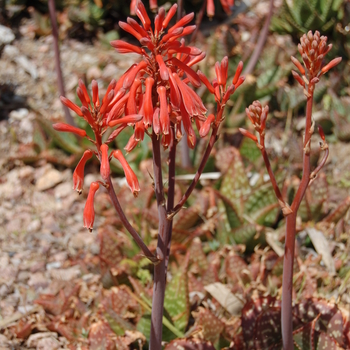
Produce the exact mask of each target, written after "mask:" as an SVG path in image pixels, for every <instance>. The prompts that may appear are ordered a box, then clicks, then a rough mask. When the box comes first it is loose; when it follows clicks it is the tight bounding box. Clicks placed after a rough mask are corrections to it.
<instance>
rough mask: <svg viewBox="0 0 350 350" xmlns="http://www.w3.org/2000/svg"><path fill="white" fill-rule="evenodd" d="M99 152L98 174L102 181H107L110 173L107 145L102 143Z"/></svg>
mask: <svg viewBox="0 0 350 350" xmlns="http://www.w3.org/2000/svg"><path fill="white" fill-rule="evenodd" d="M100 150H101V166H100V174H101V176H102V179H103V180H105V181H107V180H108V178H109V175H110V173H111V169H110V167H109V159H108V145H106V144H105V143H104V144H103V145H101V147H100Z"/></svg>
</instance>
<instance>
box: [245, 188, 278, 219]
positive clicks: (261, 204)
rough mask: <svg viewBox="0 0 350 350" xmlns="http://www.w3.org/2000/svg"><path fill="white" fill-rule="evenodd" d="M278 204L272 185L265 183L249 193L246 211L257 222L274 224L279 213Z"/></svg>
mask: <svg viewBox="0 0 350 350" xmlns="http://www.w3.org/2000/svg"><path fill="white" fill-rule="evenodd" d="M276 204H278V202H277V199H276V197H275V194H274V191H273V188H272V185H271V184H270V183H265V184H263V185H262V186H260V187H258V188H257V189H255V190H254V191H253V192H252V193H251V194H250V195H249V197H248V198H247V200H246V202H245V206H244V211H245V213H246V214H248V215H249V216H251V218H252V220H254V221H255V222H256V223H258V224H260V225H264V226H272V225H273V224H274V223H275V222H276V220H277V215H278V213H279V207H278V206H276Z"/></svg>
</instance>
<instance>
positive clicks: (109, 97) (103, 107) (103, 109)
mask: <svg viewBox="0 0 350 350" xmlns="http://www.w3.org/2000/svg"><path fill="white" fill-rule="evenodd" d="M106 96H107V98H106V99H104V102H102V105H101V108H100V111H99V113H100V114H101V115H104V114H105V112H106V111H107V109H108V105H109V104H110V102H111V101H112V100H113V97H114V90H112V91H110V92H109V93H108V95H106Z"/></svg>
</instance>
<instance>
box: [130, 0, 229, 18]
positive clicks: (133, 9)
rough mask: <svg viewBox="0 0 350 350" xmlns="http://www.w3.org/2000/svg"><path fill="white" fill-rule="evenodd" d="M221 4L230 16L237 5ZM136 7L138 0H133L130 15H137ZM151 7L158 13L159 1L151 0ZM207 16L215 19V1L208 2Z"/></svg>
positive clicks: (224, 0)
mask: <svg viewBox="0 0 350 350" xmlns="http://www.w3.org/2000/svg"><path fill="white" fill-rule="evenodd" d="M220 2H221V6H222V8H223V10H224V11H225V12H226V13H227V14H230V13H231V10H232V7H233V5H234V4H235V2H234V0H220ZM136 6H137V0H131V3H130V13H131V14H132V15H135V14H136ZM149 6H150V9H151V11H153V12H156V11H157V9H158V1H157V0H150V2H149ZM207 15H208V16H209V17H213V16H214V15H215V5H214V0H208V1H207Z"/></svg>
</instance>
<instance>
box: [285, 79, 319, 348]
mask: <svg viewBox="0 0 350 350" xmlns="http://www.w3.org/2000/svg"><path fill="white" fill-rule="evenodd" d="M312 103H313V86H312V87H311V89H310V88H309V96H308V99H307V105H306V123H305V137H304V143H303V146H304V150H303V152H304V155H303V176H302V178H301V181H300V184H299V188H298V190H297V193H296V195H295V197H294V200H293V203H292V205H291V209H292V211H293V212H292V213H291V214H290V215H288V216H287V218H286V242H285V250H284V260H283V281H282V314H281V318H282V319H281V322H282V341H283V349H284V350H293V349H294V345H293V317H292V292H293V263H294V249H295V233H296V219H297V212H298V209H299V206H300V203H301V201H302V199H303V197H304V195H305V191H306V189H307V186H308V185H309V182H310V173H311V170H310V153H311V135H312V133H313V130H312Z"/></svg>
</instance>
